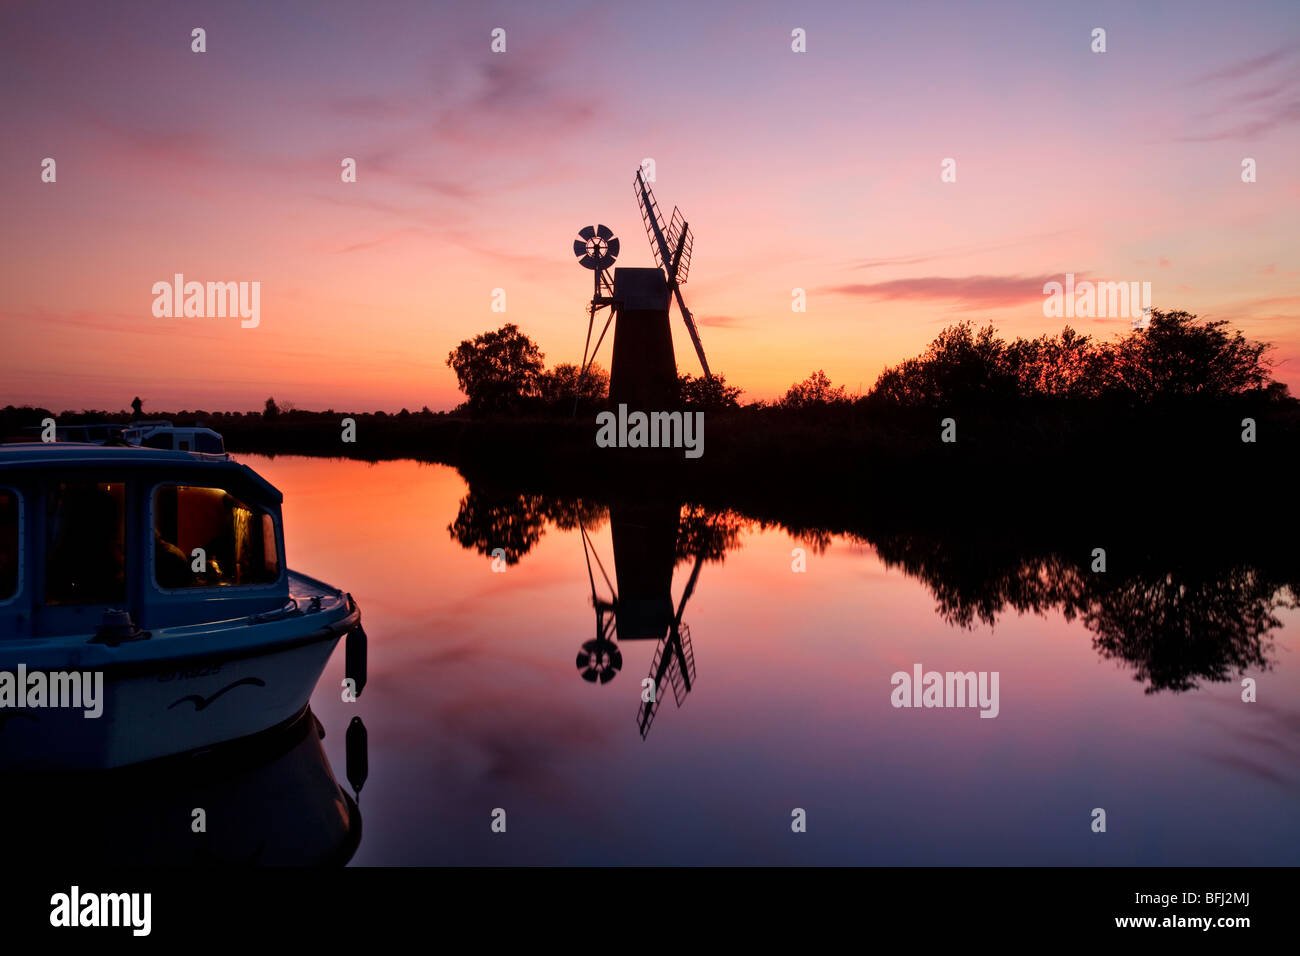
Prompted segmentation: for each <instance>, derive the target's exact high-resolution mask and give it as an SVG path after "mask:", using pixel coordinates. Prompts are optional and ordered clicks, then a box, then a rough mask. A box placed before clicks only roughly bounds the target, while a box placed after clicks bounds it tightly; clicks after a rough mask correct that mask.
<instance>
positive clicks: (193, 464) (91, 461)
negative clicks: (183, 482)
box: [0, 442, 284, 503]
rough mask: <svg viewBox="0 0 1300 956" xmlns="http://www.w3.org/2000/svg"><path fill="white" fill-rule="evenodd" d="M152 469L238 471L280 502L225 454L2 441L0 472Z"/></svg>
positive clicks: (262, 482) (278, 498)
mask: <svg viewBox="0 0 1300 956" xmlns="http://www.w3.org/2000/svg"><path fill="white" fill-rule="evenodd" d="M48 467H56V468H64V467H77V468H82V467H88V468H118V467H128V468H149V469H154V470H159V471H165V470H167V469H169V468H170V469H175V470H177V471H179V472H180V473H181V474H192V473H194V472H195V471H199V472H204V471H209V472H227V473H232V472H233V473H236V474H239V475H241V476H242V477H244V478H245V479H246V480H247V481H248V482H249V483H251V484H252V485H253V486H255V487H256V488H257V489H258V490H260V491H261V492H263V493H264V494H266V495H267V496H268V497H270V498H271V500H273V501H275V502H277V503H278V502H280V501H283V500H284V496H283V495H282V494H281V493H280V490H279V489H278V488H276V487H275V485H273V484H271V483H270V482H269V481H267V480H266V479H265V478H263V477H262V476H261V475H259V474H258V473H257V472H255V471H253V469H251V468H249V467H248V466H247V465H244V464H240V463H239V462H237V461H231V460H230V459H229V458H227V457H225V456H221V457H218V456H215V455H205V454H202V453H196V452H188V451H171V450H169V449H164V448H141V447H139V446H136V445H94V444H88V443H82V442H14V443H12V444H0V473H2V472H4V471H6V470H11V469H19V468H22V469H27V468H31V469H39V468H48Z"/></svg>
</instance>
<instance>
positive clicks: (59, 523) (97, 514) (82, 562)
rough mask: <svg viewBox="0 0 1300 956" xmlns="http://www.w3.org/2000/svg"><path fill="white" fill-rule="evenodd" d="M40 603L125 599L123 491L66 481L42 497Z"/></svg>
mask: <svg viewBox="0 0 1300 956" xmlns="http://www.w3.org/2000/svg"><path fill="white" fill-rule="evenodd" d="M45 555H46V558H45V603H46V604H110V603H117V602H120V601H123V600H125V598H126V486H125V485H124V484H122V483H121V482H116V483H113V484H106V483H103V482H89V481H85V482H66V483H61V484H55V485H52V486H51V487H50V489H49V491H48V492H47V493H46V517H45Z"/></svg>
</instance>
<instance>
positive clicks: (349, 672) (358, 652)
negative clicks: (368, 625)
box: [344, 624, 366, 697]
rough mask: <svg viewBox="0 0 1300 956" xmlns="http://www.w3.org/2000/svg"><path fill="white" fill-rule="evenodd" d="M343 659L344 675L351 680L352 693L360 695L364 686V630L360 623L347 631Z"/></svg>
mask: <svg viewBox="0 0 1300 956" xmlns="http://www.w3.org/2000/svg"><path fill="white" fill-rule="evenodd" d="M344 660H345V663H344V672H345V676H346V677H347V678H348V680H350V681H352V682H353V683H352V686H353V688H355V689H354V690H353V694H354V695H355V696H357V697H360V696H361V691H362V690H364V689H365V686H366V632H365V630H364V629H363V628H362V627H361V625H360V624H358V625H357V626H356V627H354V628H353V629H352V630H351V631H350V632H349V633H348V640H347V646H346V648H345V650H344Z"/></svg>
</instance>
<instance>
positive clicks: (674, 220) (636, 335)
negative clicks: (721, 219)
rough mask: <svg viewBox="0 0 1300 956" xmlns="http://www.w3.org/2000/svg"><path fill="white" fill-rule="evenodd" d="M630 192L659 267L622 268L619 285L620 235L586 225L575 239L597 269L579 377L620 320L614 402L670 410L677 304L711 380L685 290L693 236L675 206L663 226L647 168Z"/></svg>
mask: <svg viewBox="0 0 1300 956" xmlns="http://www.w3.org/2000/svg"><path fill="white" fill-rule="evenodd" d="M633 187H634V188H635V191H636V197H637V204H638V206H639V207H640V209H641V219H642V222H643V224H644V225H645V229H646V236H647V237H648V238H649V240H650V250H651V252H652V253H653V254H654V259H655V264H656V267H655V268H653V269H644V268H643V269H636V268H627V267H626V266H623V267H620V268H618V269H616V270H614V281H613V283H612V284H610V282H609V278H608V271H607V270H608V269H609V267H610V266H612V265H613V263H614V257H615V256H617V254H618V238H617V237H615V236H614V234H613V232H612V231H611V230H609V229H607V228H606V227H605V226H599V227H596V228H595V229H593V228H592V227H591V226H587V227H586V229H584V230H582V232H580V233H579V234H578V236H579V238H578V239H577V240H575V241H574V243H573V251H574V253H575V254H576V255H577V256H578V258H579V263H580V264H581V265H583V266H584V267H586V268H588V269H593V270H595V271H596V277H595V290H594V294H593V295H592V299H591V306H590V308H589V310H588V311H589V320H588V322H587V344H586V347H584V349H583V355H582V373H581V375H580V376H579V379H578V380H579V383H581V382H582V380H583V379H584V378H586V374H587V370H588V369H589V368H590V367H591V363H592V362H593V361H595V357H596V353H597V352H598V351H599V349H600V345H601V343H602V342H603V341H604V340H605V335H606V333H607V332H608V331H609V326H610V323H611V322H613V321H614V319H615V317H616V316H617V318H618V322H617V324H616V325H615V328H614V346H613V352H614V357H613V361H612V363H611V366H610V382H609V398H610V402H611V403H613V404H615V405H617V404H620V403H626V404H627V405H628V406H629V407H630V408H634V409H667V408H671V407H673V406H674V405H676V404H677V363H676V360H675V358H674V356H673V340H672V332H671V331H670V329H669V309H670V308H671V304H672V300H673V299H676V301H677V308H678V310H679V311H680V312H681V316H682V321H683V322H684V323H685V324H686V331H687V333H688V334H689V335H690V337H691V344H692V345H694V346H695V354H696V355H697V356H698V357H699V360H700V367H701V368H702V369H703V371H704V377H705V379H707V380H708V381H710V382H712V381H713V375H712V373H711V372H710V371H709V363H708V359H706V358H705V357H704V346H703V344H702V343H701V342H700V333H699V330H698V329H697V328H696V327H695V320H694V318H692V316H691V312H690V310H689V309H688V308H686V302H685V300H684V299H683V298H682V290H681V287H682V285H683V284H684V283H685V282H686V279H687V277H688V275H689V274H690V267H691V248H692V245H693V243H694V234H693V233H692V232H691V229H690V225H689V223H687V222H686V220H685V219H684V218H683V217H682V214H681V212H680V211H679V210H678V209H677V208H676V207H674V208H673V214H672V216H671V217H670V218H669V220H668V221H667V222H666V223H665V222H664V218H663V215H662V213H660V211H659V204H658V203H657V202H656V201H655V198H654V193H653V192H651V190H650V184H649V182H648V181H647V180H646V177H645V171H644V170H643V169H641V168H639V167H638V169H637V171H636V178H635V180H634V182H633ZM602 230H603V232H602ZM602 243H604V245H602ZM604 308H609V315H608V317H607V318H606V319H605V325H604V328H603V329H602V330H601V333H600V336H599V337H598V338H597V339H596V344H595V347H594V348H593V347H592V345H591V336H592V333H593V331H594V330H595V321H596V315H597V313H598V312H600V311H601V310H602V309H604ZM576 407H577V406H576V403H575V409H576Z"/></svg>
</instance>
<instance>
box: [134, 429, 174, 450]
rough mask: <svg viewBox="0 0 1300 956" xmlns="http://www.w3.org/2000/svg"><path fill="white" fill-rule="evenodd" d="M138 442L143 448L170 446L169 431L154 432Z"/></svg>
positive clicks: (170, 434) (169, 447)
mask: <svg viewBox="0 0 1300 956" xmlns="http://www.w3.org/2000/svg"><path fill="white" fill-rule="evenodd" d="M140 444H141V445H142V446H143V447H145V448H166V449H168V450H170V449H171V447H172V433H171V432H155V433H154V434H152V435H146V436H145V437H144V438H142V439H141V440H140Z"/></svg>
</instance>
